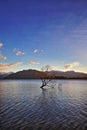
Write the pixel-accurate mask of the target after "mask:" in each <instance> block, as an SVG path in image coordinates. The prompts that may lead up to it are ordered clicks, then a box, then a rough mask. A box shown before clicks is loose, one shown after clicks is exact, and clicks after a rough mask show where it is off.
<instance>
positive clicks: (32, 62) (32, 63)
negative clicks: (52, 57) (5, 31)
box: [29, 61, 40, 65]
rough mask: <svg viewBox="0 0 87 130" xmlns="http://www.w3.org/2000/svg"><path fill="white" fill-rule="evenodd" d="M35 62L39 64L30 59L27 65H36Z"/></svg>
mask: <svg viewBox="0 0 87 130" xmlns="http://www.w3.org/2000/svg"><path fill="white" fill-rule="evenodd" d="M37 64H40V63H39V62H35V61H30V62H29V65H37Z"/></svg>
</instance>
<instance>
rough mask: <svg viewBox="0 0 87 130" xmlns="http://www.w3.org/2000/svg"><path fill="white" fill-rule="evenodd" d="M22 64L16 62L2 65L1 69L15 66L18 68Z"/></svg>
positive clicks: (0, 64)
mask: <svg viewBox="0 0 87 130" xmlns="http://www.w3.org/2000/svg"><path fill="white" fill-rule="evenodd" d="M21 64H23V62H15V63H11V64H3V63H0V69H4V68H9V67H14V66H18V65H21Z"/></svg>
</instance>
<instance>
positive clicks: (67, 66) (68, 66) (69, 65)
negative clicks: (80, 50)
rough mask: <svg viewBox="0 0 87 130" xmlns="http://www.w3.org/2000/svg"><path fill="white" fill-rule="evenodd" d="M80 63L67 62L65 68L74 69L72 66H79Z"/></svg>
mask: <svg viewBox="0 0 87 130" xmlns="http://www.w3.org/2000/svg"><path fill="white" fill-rule="evenodd" d="M79 65H80V63H79V62H72V63H70V64H66V65H65V66H64V68H65V69H66V70H70V69H72V68H74V67H77V66H79Z"/></svg>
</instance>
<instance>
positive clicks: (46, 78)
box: [41, 65, 55, 88]
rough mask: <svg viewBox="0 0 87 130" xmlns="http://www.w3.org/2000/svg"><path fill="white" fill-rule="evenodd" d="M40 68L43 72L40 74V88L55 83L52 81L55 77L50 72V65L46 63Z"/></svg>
mask: <svg viewBox="0 0 87 130" xmlns="http://www.w3.org/2000/svg"><path fill="white" fill-rule="evenodd" d="M41 70H42V72H43V74H42V75H41V81H42V85H41V88H43V87H45V86H50V85H51V86H53V85H55V83H54V82H53V80H54V79H55V75H54V74H50V71H51V67H50V66H49V65H46V66H44V67H42V68H41Z"/></svg>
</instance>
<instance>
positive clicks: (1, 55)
mask: <svg viewBox="0 0 87 130" xmlns="http://www.w3.org/2000/svg"><path fill="white" fill-rule="evenodd" d="M0 59H3V60H7V57H6V56H4V55H3V54H2V53H1V52H0Z"/></svg>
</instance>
